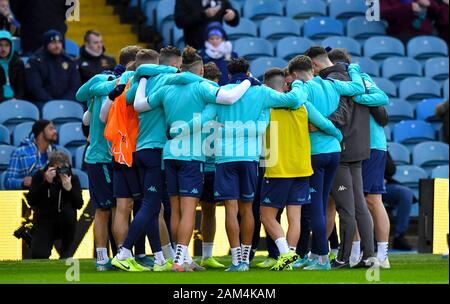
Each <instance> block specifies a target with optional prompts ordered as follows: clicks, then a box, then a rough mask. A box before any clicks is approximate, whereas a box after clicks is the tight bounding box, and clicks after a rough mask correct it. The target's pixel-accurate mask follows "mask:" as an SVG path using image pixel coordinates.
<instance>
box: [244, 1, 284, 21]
mask: <svg viewBox="0 0 450 304" xmlns="http://www.w3.org/2000/svg"><path fill="white" fill-rule="evenodd" d="M243 12H244V17H245V18H249V19H252V20H261V19H264V18H265V17H268V16H282V15H283V6H282V5H281V2H280V1H278V0H253V1H245V3H244V9H243Z"/></svg>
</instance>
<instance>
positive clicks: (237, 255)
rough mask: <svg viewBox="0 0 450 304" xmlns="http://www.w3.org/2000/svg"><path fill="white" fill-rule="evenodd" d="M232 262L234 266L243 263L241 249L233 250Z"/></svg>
mask: <svg viewBox="0 0 450 304" xmlns="http://www.w3.org/2000/svg"><path fill="white" fill-rule="evenodd" d="M231 260H232V263H233V265H234V266H237V265H239V264H240V263H241V262H242V249H241V247H236V248H231Z"/></svg>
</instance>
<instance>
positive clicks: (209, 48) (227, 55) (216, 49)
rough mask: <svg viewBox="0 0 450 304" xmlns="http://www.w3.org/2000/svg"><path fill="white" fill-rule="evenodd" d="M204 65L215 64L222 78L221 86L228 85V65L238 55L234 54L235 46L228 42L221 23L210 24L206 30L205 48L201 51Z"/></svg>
mask: <svg viewBox="0 0 450 304" xmlns="http://www.w3.org/2000/svg"><path fill="white" fill-rule="evenodd" d="M200 56H202V58H203V62H204V63H209V62H214V63H215V64H216V66H217V67H218V68H219V69H220V71H221V73H222V76H221V77H220V82H219V85H221V86H223V85H226V84H228V80H229V79H228V69H227V66H228V63H230V61H231V59H233V58H237V57H238V55H237V54H236V53H235V52H233V45H232V44H231V42H230V41H227V34H226V33H225V30H224V29H223V27H222V24H221V23H220V22H212V23H210V24H209V25H208V26H207V28H206V30H205V47H204V48H203V49H202V50H200Z"/></svg>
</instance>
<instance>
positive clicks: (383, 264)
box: [378, 257, 391, 269]
mask: <svg viewBox="0 0 450 304" xmlns="http://www.w3.org/2000/svg"><path fill="white" fill-rule="evenodd" d="M378 262H379V263H380V267H381V268H383V269H391V264H390V263H389V258H388V257H386V260H384V261H380V260H378Z"/></svg>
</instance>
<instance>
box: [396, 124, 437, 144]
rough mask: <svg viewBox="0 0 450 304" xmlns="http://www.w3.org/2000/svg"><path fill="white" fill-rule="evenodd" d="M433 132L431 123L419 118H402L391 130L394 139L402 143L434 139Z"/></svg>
mask: <svg viewBox="0 0 450 304" xmlns="http://www.w3.org/2000/svg"><path fill="white" fill-rule="evenodd" d="M435 133H436V132H435V130H434V128H433V126H432V125H431V124H429V123H427V122H425V121H421V120H403V121H401V122H399V123H398V124H396V125H395V127H394V131H393V135H394V141H395V142H398V143H404V144H407V143H409V144H411V143H418V142H422V141H426V140H435Z"/></svg>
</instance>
